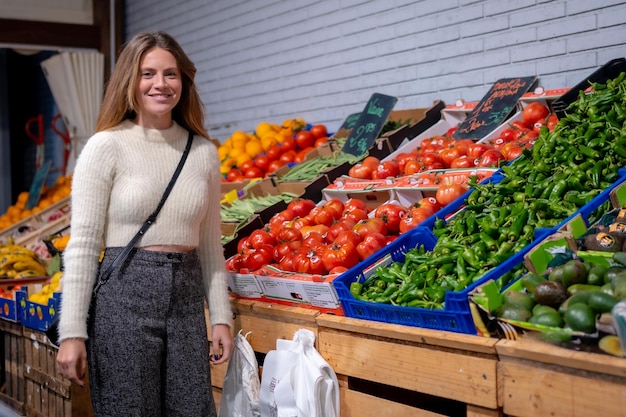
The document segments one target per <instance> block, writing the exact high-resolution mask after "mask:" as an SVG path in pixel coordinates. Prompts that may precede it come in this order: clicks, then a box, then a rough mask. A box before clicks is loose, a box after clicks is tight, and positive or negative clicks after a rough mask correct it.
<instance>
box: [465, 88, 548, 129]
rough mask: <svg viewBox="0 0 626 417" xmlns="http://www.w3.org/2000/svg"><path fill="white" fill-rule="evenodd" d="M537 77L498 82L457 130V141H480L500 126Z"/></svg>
mask: <svg viewBox="0 0 626 417" xmlns="http://www.w3.org/2000/svg"><path fill="white" fill-rule="evenodd" d="M536 81H537V79H536V77H523V78H504V79H501V80H498V81H496V83H494V84H493V86H492V87H491V89H490V90H489V92H488V93H487V94H486V95H485V97H483V99H482V100H481V101H480V102H479V103H478V104H477V105H476V107H474V109H473V110H472V112H471V113H470V114H469V115H468V116H467V118H466V119H465V120H464V121H463V122H462V123H461V125H460V126H459V128H458V129H457V130H456V132H455V134H454V137H455V138H456V139H480V138H482V137H484V136H486V135H487V134H488V133H489V132H491V131H492V130H493V129H495V128H496V127H497V126H498V125H500V124H501V123H502V122H503V121H504V120H505V119H506V117H507V116H508V115H509V114H510V113H511V112H512V110H513V109H514V108H515V106H516V104H517V101H518V100H519V98H520V97H521V96H522V95H524V93H526V92H527V91H528V90H530V89H531V88H532V87H533V85H534V84H535V82H536Z"/></svg>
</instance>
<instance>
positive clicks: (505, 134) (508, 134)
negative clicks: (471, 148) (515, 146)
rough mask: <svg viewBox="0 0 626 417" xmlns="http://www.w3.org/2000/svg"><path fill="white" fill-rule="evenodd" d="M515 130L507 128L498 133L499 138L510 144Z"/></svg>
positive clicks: (513, 138)
mask: <svg viewBox="0 0 626 417" xmlns="http://www.w3.org/2000/svg"><path fill="white" fill-rule="evenodd" d="M516 130H517V129H513V128H511V127H507V128H506V129H504V130H503V131H501V132H500V136H499V137H500V138H501V139H502V140H504V141H505V142H510V141H512V140H515V135H516ZM479 156H480V155H479Z"/></svg>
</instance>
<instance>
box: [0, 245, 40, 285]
mask: <svg viewBox="0 0 626 417" xmlns="http://www.w3.org/2000/svg"><path fill="white" fill-rule="evenodd" d="M46 275H47V274H46V267H45V265H44V264H43V263H42V262H41V261H40V259H39V257H38V256H37V255H36V254H35V252H33V251H32V250H30V249H28V248H26V247H24V246H22V245H15V244H12V243H7V244H0V279H7V278H8V279H12V278H25V277H41V276H46Z"/></svg>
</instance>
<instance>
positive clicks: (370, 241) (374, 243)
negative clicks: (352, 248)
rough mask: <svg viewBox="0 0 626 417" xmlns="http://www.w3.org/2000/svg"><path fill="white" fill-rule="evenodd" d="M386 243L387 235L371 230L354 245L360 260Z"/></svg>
mask: <svg viewBox="0 0 626 417" xmlns="http://www.w3.org/2000/svg"><path fill="white" fill-rule="evenodd" d="M386 245H387V237H386V236H385V235H383V234H381V233H378V232H372V233H370V234H368V235H367V236H365V237H364V238H363V240H362V241H361V243H359V244H358V245H357V246H356V251H357V252H358V254H359V257H360V259H361V260H365V259H367V258H369V257H370V256H372V255H373V254H374V253H376V252H378V251H379V250H381V249H382V248H384V247H385V246H386Z"/></svg>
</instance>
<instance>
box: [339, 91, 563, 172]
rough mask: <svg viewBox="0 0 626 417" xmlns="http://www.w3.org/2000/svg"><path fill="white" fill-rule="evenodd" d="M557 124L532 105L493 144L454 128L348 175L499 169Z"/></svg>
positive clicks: (370, 160)
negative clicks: (461, 134)
mask: <svg viewBox="0 0 626 417" xmlns="http://www.w3.org/2000/svg"><path fill="white" fill-rule="evenodd" d="M557 122H558V118H557V116H556V115H555V114H551V113H550V110H549V109H548V108H547V107H546V106H545V105H543V104H541V103H539V102H532V103H530V104H528V105H527V106H526V107H525V108H524V109H523V110H522V114H521V119H520V120H516V121H514V122H512V123H511V124H510V126H509V127H508V128H506V129H504V130H503V131H502V132H501V134H500V135H499V137H498V138H496V139H495V140H493V141H489V142H476V141H473V140H470V139H454V137H453V135H454V132H455V131H456V129H457V127H452V128H450V129H449V130H448V131H447V132H446V133H445V134H443V135H437V136H433V137H430V138H426V139H424V140H423V141H422V142H421V143H420V144H419V146H417V147H416V148H415V149H413V150H411V151H410V152H402V153H399V154H398V155H396V157H395V158H393V159H388V160H382V161H381V160H377V159H376V158H374V157H368V158H365V159H364V160H363V161H361V163H359V164H356V165H354V166H353V167H352V168H351V169H350V171H349V172H348V175H349V176H350V177H352V178H356V179H384V178H388V177H397V176H403V175H413V174H417V173H421V172H424V171H431V170H439V169H449V168H473V167H479V168H487V167H489V168H491V167H497V166H498V165H499V163H500V161H502V160H507V161H512V160H513V159H515V158H517V157H518V156H519V155H520V154H521V153H522V151H523V150H524V149H525V148H529V147H531V146H532V145H533V143H534V140H535V138H537V136H538V135H539V130H540V128H541V127H542V126H544V125H546V126H547V127H548V129H550V130H552V129H554V126H555V125H556V123H557Z"/></svg>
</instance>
